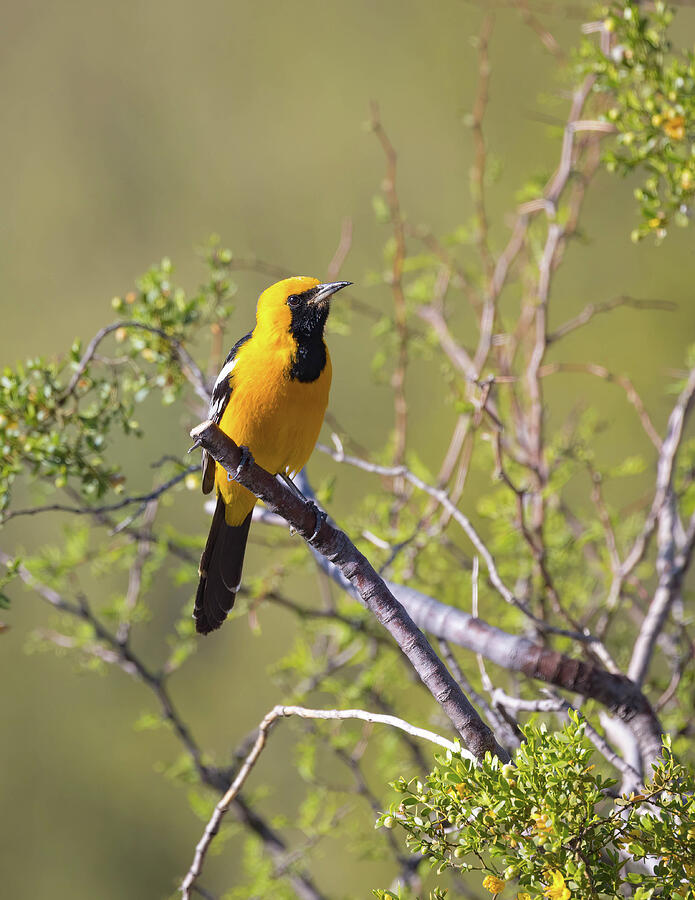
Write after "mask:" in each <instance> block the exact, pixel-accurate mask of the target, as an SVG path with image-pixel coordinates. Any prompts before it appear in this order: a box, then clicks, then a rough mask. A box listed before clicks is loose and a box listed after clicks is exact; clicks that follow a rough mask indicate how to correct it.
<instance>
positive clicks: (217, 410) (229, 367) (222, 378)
mask: <svg viewBox="0 0 695 900" xmlns="http://www.w3.org/2000/svg"><path fill="white" fill-rule="evenodd" d="M250 338H251V332H249V333H248V334H245V335H244V336H243V338H240V339H239V340H238V341H237V342H236V344H235V345H234V346H233V347H232V349H231V350H230V351H229V353H228V354H227V358H226V359H225V361H224V365H223V366H222V368H221V369H220V374H219V375H218V376H217V381H216V382H215V386H214V387H213V389H212V395H211V397H210V407H209V409H208V419H210V421H211V422H214V423H215V425H219V424H220V422H221V421H222V415H223V413H224V411H225V409H226V408H227V404H228V403H229V398H230V397H231V396H232V390H233V384H232V372H233V370H234V366H235V365H236V362H237V353H238V352H239V348H240V347H242V346H243V345H244V344H245V343H246V341H248V340H249V339H250ZM201 467H202V471H203V484H202V486H203V493H204V494H209V493H210V491H211V490H212V489H213V487H214V486H215V460H214V459H213V458H212V457H211V456H208V454H207V453H206V452H205V450H203V455H202V460H201Z"/></svg>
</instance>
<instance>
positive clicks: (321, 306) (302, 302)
mask: <svg viewBox="0 0 695 900" xmlns="http://www.w3.org/2000/svg"><path fill="white" fill-rule="evenodd" d="M350 283H351V282H349V281H334V282H332V283H329V284H317V285H316V287H313V288H309V290H307V291H303V292H302V293H301V294H290V296H289V297H288V298H287V305H288V306H289V308H290V312H291V314H292V320H291V322H290V332H291V334H292V336H293V337H294V340H295V343H296V345H297V350H296V353H295V355H294V358H293V360H292V365H291V367H290V378H293V379H297V380H298V381H315V380H316V379H317V378H318V377H319V375H320V374H321V372H323V369H324V367H325V365H326V345H325V344H324V342H323V329H324V326H325V324H326V319H327V318H328V313H329V311H330V300H331V297H332V296H333V294H335V293H336V291H340V290H342V288H344V287H347V286H348V285H349V284H350Z"/></svg>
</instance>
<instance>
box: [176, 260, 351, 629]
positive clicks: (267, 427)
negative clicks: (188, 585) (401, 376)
mask: <svg viewBox="0 0 695 900" xmlns="http://www.w3.org/2000/svg"><path fill="white" fill-rule="evenodd" d="M348 283H349V282H345V281H341V282H334V283H331V284H320V283H319V282H318V280H317V279H316V278H307V277H303V276H301V277H300V276H297V277H294V278H286V279H284V280H283V281H279V282H278V283H277V284H274V285H272V286H271V287H269V288H268V289H267V290H265V291H264V292H263V293H262V294H261V296H260V298H259V300H258V307H257V310H256V326H255V328H254V330H253V332H252V333H251V334H249V335H247V336H246V337H245V338H243V339H242V340H241V341H240V342H239V343H238V344H237V345H236V346H235V347H234V348H233V349H232V351H231V353H230V355H229V356H228V357H227V360H226V362H225V365H224V367H223V369H222V371H221V373H220V376H219V377H218V380H217V383H216V385H215V389H214V391H213V397H212V402H211V407H210V410H211V412H210V415H211V418H214V420H215V421H217V422H218V424H219V426H220V428H221V429H222V431H224V432H225V433H226V434H228V435H229V436H230V437H231V438H232V440H234V441H235V442H236V443H237V444H238V445H239V446H244V447H248V449H249V450H250V452H251V454H252V455H253V457H254V459H255V460H256V462H257V463H258V465H260V466H262V467H263V468H264V469H267V470H268V471H269V472H273V473H274V474H287V475H293V474H295V473H296V472H298V471H299V470H300V469H301V468H302V467H303V466H304V464H305V463H306V462H307V460H308V459H309V457H310V456H311V453H312V451H313V449H314V445H315V443H316V440H317V438H318V436H319V431H320V430H321V425H322V423H323V417H324V413H325V412H326V407H327V405H328V394H329V391H330V386H331V374H332V370H331V359H330V356H329V354H328V350H327V348H326V346H325V344H324V341H323V328H324V325H325V322H326V318H327V316H328V309H329V301H330V298H331V296H332V295H333V294H334V293H335V292H336V291H338V290H340V289H341V288H343V287H345V286H346V285H347V284H348ZM211 465H214V467H215V469H214V471H215V474H214V483H215V486H216V489H217V494H218V498H219V499H218V505H217V511H216V513H215V516H214V518H213V523H212V526H211V531H210V535H209V537H208V542H207V544H206V547H205V550H204V552H203V556H202V559H201V565H200V575H201V580H200V584H199V586H198V594H197V596H196V606H195V612H194V616H195V618H196V626H197V628H198V630H199V631H201V632H203V633H207V632H208V631H211V630H213V629H214V628H218V627H219V625H220V624H221V623H222V621H223V620H224V617H225V616H226V614H227V612H228V611H229V609H230V608H231V606H232V604H233V602H234V594H235V592H236V590H237V588H238V580H239V579H240V577H241V565H242V563H243V554H244V547H245V544H246V537H247V534H248V527H249V524H250V513H251V511H252V510H253V507H254V506H255V504H256V497H255V496H254V495H253V494H251V493H250V492H249V491H247V490H246V488H244V487H242V486H241V485H240V484H238V483H237V482H236V481H234V480H233V479H232V478H231V477H230V476H228V474H227V472H226V471H225V470H224V469H223V468H222V467H221V466H219V465H217V464H214V463H213V461H212V460H210V459H209V458H205V457H204V462H203V466H204V476H203V490H204V491H208V490H210V489H211V487H212V477H211V476H212V471H211V470H210V466H211Z"/></svg>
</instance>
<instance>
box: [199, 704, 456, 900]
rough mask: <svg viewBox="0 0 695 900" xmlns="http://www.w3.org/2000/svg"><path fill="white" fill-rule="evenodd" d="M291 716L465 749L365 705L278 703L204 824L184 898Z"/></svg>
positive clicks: (454, 751)
mask: <svg viewBox="0 0 695 900" xmlns="http://www.w3.org/2000/svg"><path fill="white" fill-rule="evenodd" d="M289 716H299V717H300V718H303V719H361V720H362V721H364V722H377V723H380V724H383V725H390V726H391V727H392V728H399V729H400V730H401V731H405V732H406V733H407V734H410V735H412V736H413V737H419V738H422V739H424V740H427V741H431V742H432V743H434V744H438V745H439V746H440V747H444V748H445V749H446V750H450V751H451V752H452V753H459V752H465V751H462V750H461V748H460V746H459V745H458V744H454V743H452V742H451V741H448V740H447V739H446V738H443V737H441V736H440V735H438V734H435V733H434V732H432V731H427V730H426V729H424V728H417V727H415V726H414V725H410V724H409V723H408V722H406V721H404V720H403V719H399V718H397V717H396V716H386V715H382V714H381V713H372V712H367V711H366V710H363V709H306V708H305V707H302V706H275V707H274V708H273V709H271V710H270V712H269V713H268V714H267V715H266V716H265V717H264V718H263V720H262V721H261V723H260V725H259V726H258V736H257V738H256V741H255V743H254V745H253V747H252V748H251V751H250V752H249V754H248V756H247V757H246V759H245V760H244V762H243V763H242V765H241V767H240V769H239V771H238V773H237V775H236V778H235V779H234V781H233V782H232V783H231V785H230V786H229V788H228V789H227V791H226V793H225V794H224V796H223V797H222V798H221V799H220V801H219V802H218V803H217V805H216V806H215V810H214V812H213V814H212V817H211V818H210V821H209V822H208V824H207V826H206V828H205V831H204V833H203V836H202V837H201V839H200V841H199V842H198V844H197V846H196V848H195V856H194V858H193V862H192V864H191V867H190V869H189V870H188V872H187V874H186V877H185V878H184V880H183V882H182V883H181V895H182V900H190V896H191V894H190V892H191V888H192V887H193V885H194V884H195V881H196V879H197V878H198V876H199V875H200V873H201V871H202V868H203V863H204V861H205V856H206V854H207V852H208V850H209V848H210V844H211V843H212V841H213V839H214V837H215V835H216V834H217V833H218V831H219V829H220V824H221V822H222V819H223V818H224V816H225V814H226V812H227V810H228V809H229V807H230V805H231V803H232V801H233V800H234V799H235V797H236V796H237V795H238V793H239V791H240V790H241V788H242V787H243V786H244V783H245V782H246V779H247V778H248V777H249V775H250V773H251V770H252V769H253V767H254V766H255V764H256V762H257V760H258V758H259V756H260V755H261V753H262V752H263V749H264V748H265V745H266V742H267V740H268V734H269V732H270V730H271V729H272V727H273V725H275V723H276V722H277V721H278V720H279V719H282V718H287V717H289Z"/></svg>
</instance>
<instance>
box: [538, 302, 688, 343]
mask: <svg viewBox="0 0 695 900" xmlns="http://www.w3.org/2000/svg"><path fill="white" fill-rule="evenodd" d="M620 306H628V307H630V308H631V309H658V310H661V311H668V312H673V310H675V309H677V304H676V303H673V302H671V301H669V300H638V299H637V298H635V297H629V296H626V295H622V296H620V297H614V298H613V299H612V300H606V301H604V302H603V303H588V304H587V305H586V306H585V307H584V309H583V310H582V311H581V312H580V313H579V315H577V316H575V317H574V318H573V319H569V320H568V321H567V322H565V323H564V324H562V325H560V326H558V327H557V328H556V329H555V331H552V332H551V333H550V334H549V335H548V337H547V342H548V343H549V344H552V343H554V342H555V341H559V340H560V338H563V337H565V335H567V334H570V333H571V332H572V331H576V330H577V328H581V327H582V326H583V325H586V324H588V323H589V322H590V321H591V320H592V319H593V318H594V316H598V315H601V314H603V313H608V312H611V311H612V310H614V309H618V307H620Z"/></svg>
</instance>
